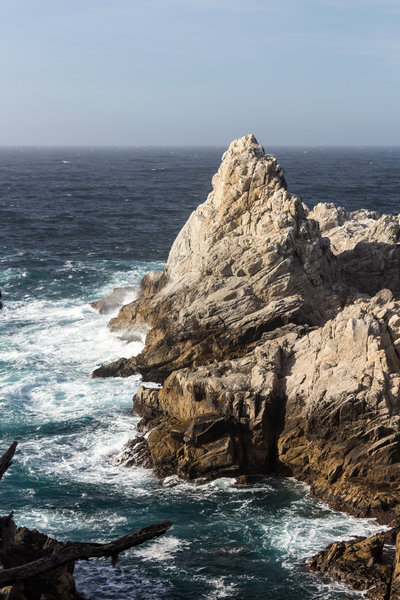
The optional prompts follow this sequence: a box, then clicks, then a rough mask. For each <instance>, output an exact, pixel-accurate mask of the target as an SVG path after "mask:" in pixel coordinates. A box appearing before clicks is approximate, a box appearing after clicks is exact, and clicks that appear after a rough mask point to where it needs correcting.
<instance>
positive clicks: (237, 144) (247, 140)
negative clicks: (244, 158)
mask: <svg viewBox="0 0 400 600" xmlns="http://www.w3.org/2000/svg"><path fill="white" fill-rule="evenodd" d="M249 152H250V153H252V154H253V155H256V156H258V157H260V158H261V157H263V156H265V152H264V148H263V147H262V146H261V144H259V143H258V141H257V139H256V138H255V136H254V135H253V134H252V133H250V134H249V135H245V136H244V137H241V138H239V139H237V140H233V142H232V143H231V144H230V146H229V148H228V150H227V151H226V152H225V154H224V156H223V157H222V158H223V159H225V158H232V157H233V156H235V155H239V154H243V153H249Z"/></svg>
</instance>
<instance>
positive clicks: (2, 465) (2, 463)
mask: <svg viewBox="0 0 400 600" xmlns="http://www.w3.org/2000/svg"><path fill="white" fill-rule="evenodd" d="M17 446H18V442H13V443H12V444H11V446H10V447H9V449H8V450H7V451H6V452H4V454H3V456H2V457H1V458H0V479H1V478H2V477H3V475H4V473H5V472H6V471H7V469H8V467H9V466H10V465H11V462H12V458H13V456H14V454H15V450H16V449H17Z"/></svg>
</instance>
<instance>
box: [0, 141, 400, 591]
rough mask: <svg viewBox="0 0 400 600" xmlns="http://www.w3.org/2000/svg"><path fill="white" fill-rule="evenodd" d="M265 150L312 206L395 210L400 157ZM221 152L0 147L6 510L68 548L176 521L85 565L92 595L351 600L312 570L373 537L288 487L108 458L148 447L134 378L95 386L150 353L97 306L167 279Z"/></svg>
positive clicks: (1, 503)
mask: <svg viewBox="0 0 400 600" xmlns="http://www.w3.org/2000/svg"><path fill="white" fill-rule="evenodd" d="M267 150H268V152H271V153H273V154H275V155H276V156H277V157H278V159H279V161H280V163H281V165H282V166H283V167H284V168H285V172H286V179H287V182H288V187H289V190H290V191H292V192H293V193H296V194H298V195H300V196H301V197H302V199H303V200H304V202H306V204H308V205H309V206H312V205H313V204H315V203H316V202H319V201H330V202H332V201H333V202H336V203H339V204H342V205H344V206H346V207H347V208H348V209H356V208H362V207H364V208H370V209H374V210H379V211H384V212H392V213H397V212H400V202H399V201H400V192H399V190H400V149H390V148H378V149H361V148H360V149H324V148H321V149H317V148H315V149H310V148H304V149H303V148H268V149H267ZM223 151H224V149H223V148H162V149H160V148H129V149H128V148H104V149H102V148H96V149H90V148H59V149H55V148H32V149H29V148H22V149H7V148H0V227H1V237H0V288H1V289H2V291H3V302H4V308H3V310H2V311H1V313H0V332H1V336H0V379H1V385H0V415H1V422H0V443H1V446H0V450H1V449H2V448H4V449H5V448H6V447H7V445H8V444H9V443H10V442H11V441H12V440H13V439H17V440H19V442H20V445H19V451H18V454H17V456H16V458H15V462H14V464H13V466H12V469H11V470H10V472H9V473H8V474H7V475H6V477H5V478H4V481H3V482H2V484H1V485H0V514H6V512H7V511H10V510H11V509H14V510H15V516H16V520H17V522H18V523H19V524H21V525H26V526H29V527H33V526H36V527H38V528H39V529H40V530H41V531H43V532H47V533H49V534H52V535H54V536H55V537H57V538H58V539H60V540H67V539H73V540H96V541H103V540H107V539H111V538H113V537H117V536H120V535H123V534H124V533H126V532H128V531H131V530H133V529H135V528H138V527H141V526H143V525H146V524H148V523H151V522H155V521H158V520H164V519H171V520H172V521H173V522H174V526H173V528H172V529H171V530H170V532H169V533H168V534H167V535H166V536H164V537H162V538H160V539H159V540H156V541H154V542H150V543H148V544H147V545H144V546H142V547H140V548H138V549H137V550H132V551H130V552H127V553H126V554H125V555H124V556H121V560H120V562H119V564H118V566H117V568H116V569H115V570H114V569H112V567H111V566H110V565H109V564H108V562H106V561H103V560H98V561H94V560H93V561H90V562H89V563H86V564H82V565H79V566H78V567H77V569H76V574H77V579H78V582H79V587H80V590H81V591H83V592H85V593H86V594H87V595H88V597H90V598H96V599H104V600H125V599H127V598H131V599H143V600H144V599H148V598H152V599H168V600H174V599H185V598H191V599H192V600H196V599H202V600H206V599H214V598H229V599H231V598H232V599H239V600H240V599H243V598H252V599H255V600H261V599H263V600H265V599H274V600H280V599H282V600H284V599H285V600H291V599H295V598H296V599H297V598H298V596H299V594H301V596H302V597H303V598H304V600H308V599H310V600H311V599H315V600H316V599H317V598H318V599H320V598H322V599H324V598H325V599H329V600H330V599H339V598H345V597H349V593H348V591H347V590H346V588H344V587H342V586H340V585H338V584H334V583H332V582H330V581H329V580H325V579H322V578H320V577H318V576H316V575H311V574H308V573H307V572H306V570H305V568H304V564H305V561H306V559H307V557H308V556H310V555H311V554H313V553H315V552H316V551H317V550H319V549H321V548H322V547H324V546H325V545H326V544H327V543H329V542H331V541H333V540H335V539H338V538H343V537H350V536H352V535H355V534H362V533H366V532H371V531H374V530H375V529H376V525H375V524H374V523H373V522H372V521H367V520H356V519H354V518H352V517H349V516H347V515H344V514H342V513H337V512H334V511H332V510H330V509H329V508H328V507H326V506H325V505H324V504H323V503H321V502H317V501H315V500H314V499H312V498H311V497H310V496H309V495H308V492H307V488H306V486H304V485H302V484H299V483H297V482H295V481H292V480H287V481H275V480H274V479H269V480H266V481H265V482H264V483H263V484H260V485H258V486H256V487H254V488H247V489H240V490H239V489H236V488H235V487H234V486H233V481H232V480H230V479H221V480H218V481H216V482H213V483H209V484H207V485H205V486H195V485H191V484H187V483H182V482H177V481H174V480H172V481H167V482H160V481H158V480H156V479H155V478H154V477H153V475H152V474H151V473H150V472H148V471H145V470H142V469H131V470H125V469H118V468H116V467H113V466H112V465H110V463H109V462H108V457H109V456H110V455H111V454H112V453H113V452H115V451H116V450H118V449H119V448H120V447H121V446H122V445H123V443H124V442H125V441H126V440H127V439H129V438H131V437H133V436H134V435H135V425H136V423H137V420H138V419H137V418H136V417H135V416H133V415H131V414H130V410H131V398H132V396H133V394H134V393H135V391H136V389H137V387H138V385H139V379H138V378H134V377H133V378H129V379H126V380H118V379H117V380H104V381H102V380H92V379H90V373H91V372H92V370H93V369H94V368H95V367H96V366H98V365H99V364H101V363H104V362H108V361H110V360H113V359H116V358H119V357H120V356H128V355H132V354H133V353H135V352H137V351H139V350H140V348H141V342H135V343H130V344H126V343H125V342H124V341H123V340H120V339H119V338H118V337H116V336H113V335H111V334H110V333H109V332H108V330H107V328H106V323H107V320H108V319H109V316H108V317H103V316H100V315H98V314H97V313H95V312H94V311H93V310H92V309H91V308H90V306H89V305H88V302H89V301H91V300H94V299H96V298H98V297H101V296H103V295H104V294H106V293H108V292H110V291H111V290H112V289H113V287H115V286H120V285H133V286H137V285H138V283H139V281H140V278H141V277H142V275H143V274H144V273H145V272H146V271H147V270H149V269H152V268H156V269H157V268H158V269H162V268H163V264H164V262H165V261H166V258H167V255H168V250H169V248H170V246H171V244H172V242H173V240H174V238H175V236H176V234H177V232H178V231H179V229H180V227H181V226H182V225H183V224H184V222H185V221H186V219H187V217H188V216H189V214H190V212H191V211H192V210H193V209H194V208H195V207H196V206H197V205H198V204H199V203H200V202H202V201H203V200H204V199H205V197H206V195H207V193H208V192H209V191H210V189H211V184H210V181H211V176H212V174H213V173H214V172H215V171H216V170H217V168H218V165H219V162H220V157H221V154H222V152H223ZM130 299H131V297H127V301H128V300H130ZM351 597H357V594H352V596H351Z"/></svg>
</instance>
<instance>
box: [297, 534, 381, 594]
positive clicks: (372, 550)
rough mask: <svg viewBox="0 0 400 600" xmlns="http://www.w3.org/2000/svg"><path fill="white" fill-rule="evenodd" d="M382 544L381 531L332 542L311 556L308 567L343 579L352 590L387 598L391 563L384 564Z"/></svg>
mask: <svg viewBox="0 0 400 600" xmlns="http://www.w3.org/2000/svg"><path fill="white" fill-rule="evenodd" d="M383 547H384V536H383V535H376V536H373V537H370V538H365V537H358V538H356V539H355V540H350V541H348V542H334V543H333V544H330V545H329V546H328V547H327V548H326V549H325V550H323V551H322V552H319V553H318V554H316V555H315V556H314V557H313V558H311V559H310V560H309V562H308V568H309V570H310V571H320V572H322V573H326V574H327V575H329V576H330V577H332V578H334V579H339V580H341V581H344V582H345V583H346V584H347V585H349V587H351V588H352V589H354V590H366V597H367V598H371V600H387V599H388V594H389V591H390V586H391V579H392V564H391V563H390V562H389V564H385V560H384V557H383Z"/></svg>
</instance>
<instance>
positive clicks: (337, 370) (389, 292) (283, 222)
mask: <svg viewBox="0 0 400 600" xmlns="http://www.w3.org/2000/svg"><path fill="white" fill-rule="evenodd" d="M398 237H399V218H398V217H389V216H382V217H379V216H378V215H377V214H375V213H370V212H368V211H357V212H355V213H346V211H344V209H341V208H335V207H334V206H333V205H318V206H317V207H316V208H315V209H314V210H313V211H312V212H311V213H309V212H308V211H307V209H306V208H305V207H304V206H303V204H302V203H301V201H300V199H299V198H297V197H296V196H293V195H291V194H289V193H288V192H287V190H286V183H285V179H284V176H283V171H282V169H281V167H280V166H279V165H278V163H277V162H276V160H275V159H274V158H272V157H270V156H267V155H265V153H264V150H263V148H262V147H261V146H260V145H259V144H258V143H257V141H256V139H255V138H254V137H253V136H246V137H244V138H241V139H240V140H236V141H235V142H233V143H232V144H231V145H230V147H229V149H228V151H227V152H226V153H225V154H224V156H223V159H222V163H221V166H220V168H219V170H218V173H217V174H216V175H215V176H214V178H213V191H212V192H211V194H210V195H209V197H208V199H207V200H206V202H205V203H204V204H202V205H200V206H199V207H198V208H197V209H196V210H195V211H194V213H193V214H192V215H191V217H190V218H189V220H188V222H187V223H186V225H185V226H184V227H183V229H182V231H181V232H180V233H179V235H178V237H177V239H176V240H175V242H174V244H173V246H172V249H171V252H170V255H169V258H168V262H167V266H166V269H165V271H164V272H163V273H157V272H151V273H149V274H148V275H146V276H145V277H144V278H143V281H142V285H141V290H140V293H139V296H138V298H137V300H135V301H134V302H132V303H130V304H128V305H126V306H124V307H123V308H122V309H121V310H120V312H119V314H118V316H117V317H115V318H114V319H112V320H111V321H110V328H111V329H112V330H113V331H119V332H124V331H128V332H129V331H134V330H135V329H137V328H141V329H143V328H145V327H148V328H150V329H149V330H148V333H147V336H146V345H145V348H144V350H143V351H142V352H141V354H139V356H137V357H133V358H124V359H120V360H119V361H116V362H115V363H111V364H110V365H105V366H103V367H100V368H99V369H97V370H96V371H95V372H94V374H93V376H97V377H104V376H129V375H130V374H133V373H138V372H139V373H142V374H143V376H144V377H146V379H147V380H153V381H158V382H160V383H163V387H162V388H161V389H159V390H154V389H151V390H150V389H145V388H141V389H140V390H139V392H138V394H137V396H136V398H135V399H134V408H135V411H136V412H137V413H138V414H139V415H141V416H142V417H143V420H142V424H141V431H142V432H144V431H147V432H148V435H147V437H146V444H147V449H148V452H149V453H150V455H151V461H152V463H153V466H154V469H155V471H156V473H157V474H158V475H160V476H162V477H164V476H167V475H171V474H175V473H176V474H178V475H179V476H180V477H184V478H187V479H195V478H212V477H218V476H221V475H232V476H241V475H258V474H259V475H262V474H268V473H271V472H278V473H283V474H291V475H295V476H296V477H298V478H299V479H302V480H305V481H307V482H309V483H310V484H311V486H312V490H313V491H314V493H315V494H317V495H318V496H320V497H323V498H324V499H326V500H327V501H328V502H330V503H331V504H332V505H334V506H336V507H339V508H343V509H346V510H348V511H351V512H353V513H355V514H357V515H367V516H378V517H379V518H380V519H381V520H382V521H389V520H391V519H396V518H398V516H399V498H400V487H399V485H400V484H399V482H400V437H399V432H400V430H399V425H400V420H399V414H400V400H399V395H400V364H399V357H400V303H399V302H398V300H397V298H399V295H400V294H399V292H400V285H399V272H400V257H399V254H398V249H397V241H398ZM350 238H352V239H350ZM383 288H388V289H383ZM371 296H373V297H371ZM136 446H137V444H135V445H134V446H133V448H132V452H133V454H134V455H135V457H137V452H136V450H135V448H136ZM128 454H129V453H128ZM126 458H127V460H129V456H127V457H126ZM135 460H136V461H137V458H135ZM139 462H140V461H139ZM135 464H137V462H136V463H135ZM239 481H240V480H239Z"/></svg>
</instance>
